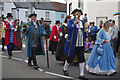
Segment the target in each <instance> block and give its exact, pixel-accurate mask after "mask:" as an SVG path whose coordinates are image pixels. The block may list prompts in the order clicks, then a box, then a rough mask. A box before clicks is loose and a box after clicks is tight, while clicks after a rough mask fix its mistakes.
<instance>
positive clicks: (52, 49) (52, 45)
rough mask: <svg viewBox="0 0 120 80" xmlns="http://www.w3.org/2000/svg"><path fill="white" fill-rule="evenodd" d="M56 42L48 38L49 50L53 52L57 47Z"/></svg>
mask: <svg viewBox="0 0 120 80" xmlns="http://www.w3.org/2000/svg"><path fill="white" fill-rule="evenodd" d="M57 44H58V42H57V41H52V40H50V42H49V51H52V52H55V51H56V48H57Z"/></svg>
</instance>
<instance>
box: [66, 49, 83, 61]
mask: <svg viewBox="0 0 120 80" xmlns="http://www.w3.org/2000/svg"><path fill="white" fill-rule="evenodd" d="M75 55H77V58H78V63H83V62H85V57H84V47H76V48H75V52H74V56H75ZM73 59H74V58H71V57H67V62H68V63H71V62H72V61H73Z"/></svg>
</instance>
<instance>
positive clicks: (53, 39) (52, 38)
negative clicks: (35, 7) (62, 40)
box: [50, 25, 61, 42]
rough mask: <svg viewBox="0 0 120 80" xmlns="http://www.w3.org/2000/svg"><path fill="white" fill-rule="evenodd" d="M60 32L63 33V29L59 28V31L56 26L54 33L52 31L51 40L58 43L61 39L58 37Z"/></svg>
mask: <svg viewBox="0 0 120 80" xmlns="http://www.w3.org/2000/svg"><path fill="white" fill-rule="evenodd" d="M59 31H61V29H60V28H59V30H58V29H57V26H56V25H54V26H53V27H52V31H51V35H50V40H52V41H56V42H58V39H59V37H58V34H59ZM54 36H56V39H55V38H54Z"/></svg>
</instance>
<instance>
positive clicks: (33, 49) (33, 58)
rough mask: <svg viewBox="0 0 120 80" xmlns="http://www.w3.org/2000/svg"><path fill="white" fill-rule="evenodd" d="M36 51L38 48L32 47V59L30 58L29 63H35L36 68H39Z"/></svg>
mask: <svg viewBox="0 0 120 80" xmlns="http://www.w3.org/2000/svg"><path fill="white" fill-rule="evenodd" d="M36 51H37V50H36V47H32V53H31V57H29V58H28V63H31V61H33V65H34V66H37V60H36V55H37V54H36Z"/></svg>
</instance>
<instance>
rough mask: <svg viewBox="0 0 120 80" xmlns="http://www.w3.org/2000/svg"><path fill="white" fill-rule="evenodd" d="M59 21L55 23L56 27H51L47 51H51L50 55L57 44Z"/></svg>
mask: <svg viewBox="0 0 120 80" xmlns="http://www.w3.org/2000/svg"><path fill="white" fill-rule="evenodd" d="M59 26H60V21H56V25H54V26H53V27H52V31H51V35H50V42H49V51H52V54H54V52H55V51H56V48H57V44H58V39H59V37H58V34H59V31H61V29H60V28H59Z"/></svg>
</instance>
